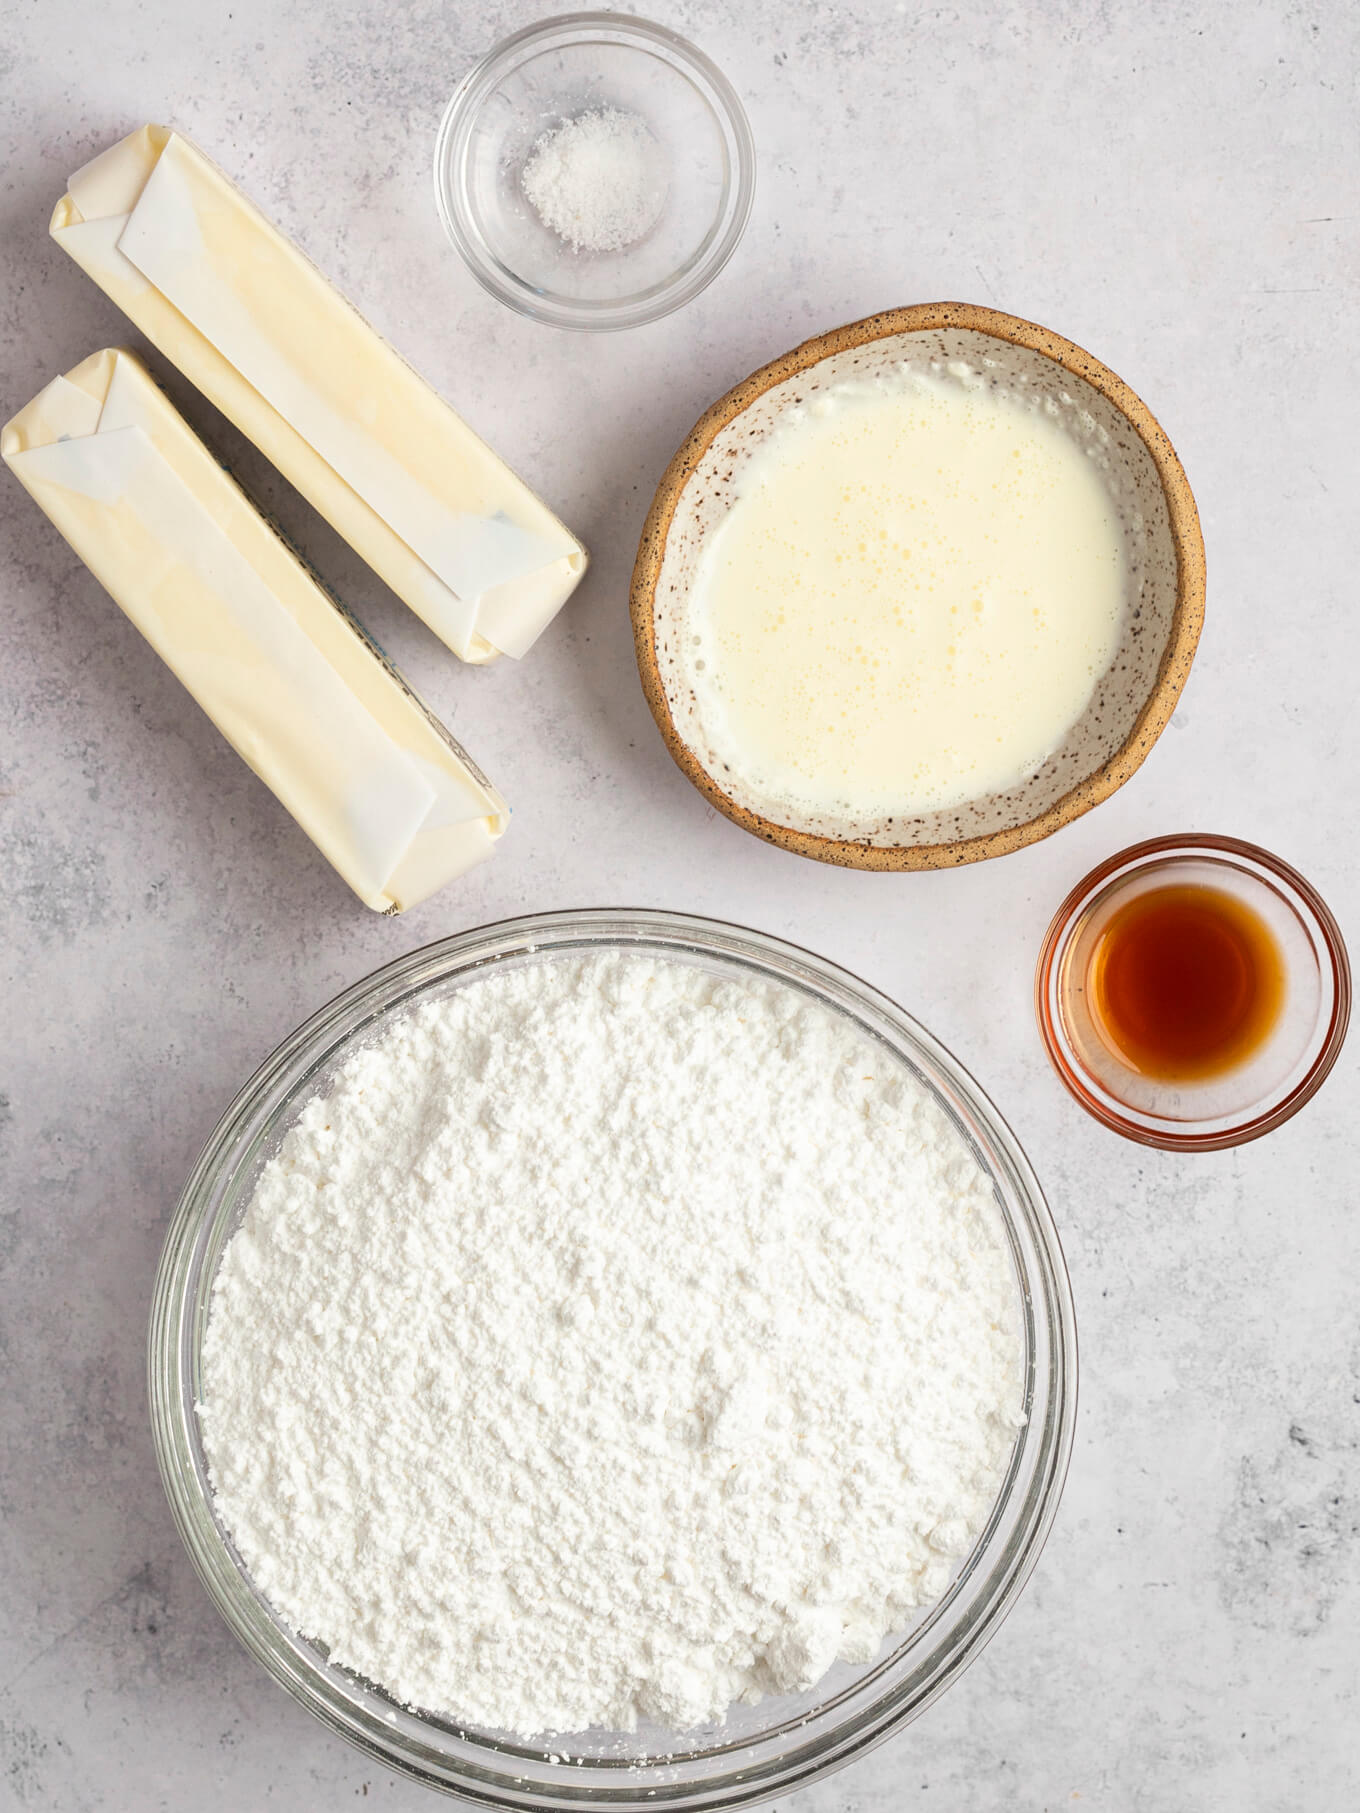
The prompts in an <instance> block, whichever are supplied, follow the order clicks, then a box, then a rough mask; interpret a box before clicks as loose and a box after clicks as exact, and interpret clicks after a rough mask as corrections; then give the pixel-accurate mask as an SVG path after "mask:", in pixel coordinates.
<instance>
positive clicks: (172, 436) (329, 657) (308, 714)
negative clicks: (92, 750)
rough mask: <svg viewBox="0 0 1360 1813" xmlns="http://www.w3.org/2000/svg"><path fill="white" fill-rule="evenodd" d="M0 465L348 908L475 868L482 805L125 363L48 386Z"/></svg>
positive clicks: (485, 788)
mask: <svg viewBox="0 0 1360 1813" xmlns="http://www.w3.org/2000/svg"><path fill="white" fill-rule="evenodd" d="M0 453H2V454H3V456H4V459H5V462H6V464H7V465H8V466H9V467H10V469H11V471H13V473H14V474H15V476H16V477H17V478H18V479H19V480H20V482H21V483H22V484H23V485H24V486H25V487H26V488H27V490H28V491H29V492H30V493H31V494H32V495H33V497H34V498H36V499H37V501H38V503H39V504H40V505H41V506H42V508H43V509H44V510H45V511H46V512H47V514H48V516H50V517H51V519H52V521H53V522H54V523H55V524H56V526H57V527H58V529H60V530H61V532H62V534H63V535H64V536H65V537H66V539H67V541H69V542H70V544H71V546H72V547H73V548H74V549H75V551H76V553H77V554H79V555H80V557H81V559H82V560H83V561H84V562H85V564H86V565H87V566H88V567H89V568H90V570H91V572H93V573H94V575H95V577H96V578H97V579H98V580H99V581H100V583H101V584H102V585H104V586H105V587H106V588H107V589H108V591H110V592H111V593H112V594H113V597H114V599H115V601H116V602H117V603H118V604H119V605H120V606H121V607H122V609H123V610H124V611H125V612H126V613H127V615H128V616H129V617H130V618H131V619H132V621H133V622H134V623H135V624H136V625H137V628H138V629H139V630H140V631H141V632H142V634H143V635H144V636H145V637H146V639H147V641H148V642H149V643H150V644H151V646H152V647H153V648H154V649H155V650H156V653H157V654H158V655H160V657H161V658H162V660H164V661H165V662H166V663H167V664H168V665H169V666H170V667H171V668H172V669H173V670H174V672H175V673H176V674H177V675H178V676H179V678H180V679H181V680H182V681H183V682H184V684H185V686H187V687H188V689H189V691H190V692H191V693H192V694H193V696H194V697H195V698H196V699H197V700H198V702H199V704H200V705H201V706H202V707H203V709H204V710H205V711H206V712H207V714H208V716H209V717H210V718H211V719H212V720H213V722H214V723H215V724H216V725H217V727H218V729H219V730H220V731H221V732H222V733H223V735H224V736H225V737H226V738H227V740H228V742H229V743H231V745H232V747H233V748H234V749H236V750H237V752H238V753H239V754H240V755H241V756H243V757H244V759H245V760H246V761H247V762H248V763H249V764H250V766H251V767H252V768H253V769H254V770H255V772H256V774H258V775H259V777H260V779H261V780H262V781H264V782H265V783H266V785H267V786H269V787H271V788H272V789H273V791H274V792H275V794H277V796H278V798H279V799H280V800H281V801H282V803H283V804H284V805H285V806H286V807H287V809H288V810H289V812H291V813H292V815H293V817H294V818H295V819H296V820H297V822H298V824H299V825H301V826H302V828H303V830H304V831H305V832H306V833H307V835H308V836H309V837H310V838H311V839H312V841H313V842H314V843H315V844H316V846H317V848H318V849H319V850H320V851H321V852H322V854H323V855H324V856H325V857H326V858H327V859H328V860H329V861H330V862H331V863H333V864H334V866H335V867H336V868H337V869H338V870H339V871H340V873H341V875H343V876H344V878H345V880H346V881H347V882H348V883H349V885H350V886H351V887H352V888H353V889H354V891H355V893H356V894H357V895H358V896H359V898H360V899H361V900H362V901H363V902H364V904H365V905H366V906H371V907H373V908H374V909H375V910H376V911H378V912H380V913H399V912H401V911H402V909H403V908H405V907H409V906H413V905H414V904H415V903H416V902H417V901H419V900H424V899H425V897H426V896H427V895H428V894H432V893H433V892H434V891H435V889H436V888H439V887H442V886H443V885H444V883H445V882H446V881H451V880H452V879H453V877H454V876H455V875H460V874H462V872H463V871H464V870H465V869H470V868H471V867H472V865H473V864H474V863H478V862H481V861H482V859H483V858H484V857H487V856H489V855H490V854H491V852H492V850H493V849H494V847H495V843H496V839H497V838H498V837H499V836H500V835H501V833H502V831H503V830H504V829H505V826H506V822H507V819H508V811H507V808H506V805H505V802H504V801H503V800H502V799H501V797H500V795H499V794H498V793H497V792H496V791H495V789H494V788H493V787H492V786H491V785H490V783H489V782H488V781H487V780H486V779H485V777H484V776H483V775H482V774H481V773H480V772H479V771H478V770H477V769H476V768H475V767H474V766H473V764H472V763H471V762H470V761H469V760H468V758H467V756H466V755H465V754H464V753H463V751H462V750H461V749H460V748H459V746H458V745H457V743H455V742H454V741H453V739H452V737H450V736H449V734H448V732H447V731H446V730H444V728H443V727H442V725H440V724H439V723H438V722H437V720H436V719H435V718H434V717H432V716H431V714H430V713H429V711H427V710H426V708H425V706H424V705H423V704H421V702H420V700H419V699H418V698H417V697H416V696H415V694H414V693H413V692H412V691H411V690H410V688H409V687H408V686H407V685H406V683H405V681H404V680H403V679H402V678H401V676H400V674H398V673H397V671H396V669H395V668H394V667H393V666H392V665H391V663H390V662H389V661H388V660H387V659H386V657H385V656H383V655H382V654H380V653H379V651H378V650H377V649H376V648H375V647H374V646H373V645H372V644H371V643H370V642H369V641H368V640H367V638H366V637H365V636H364V635H362V634H361V632H360V631H359V629H358V628H357V626H356V625H355V624H354V623H353V622H352V621H351V620H350V619H349V618H348V617H347V616H346V615H345V614H344V613H343V612H342V611H341V609H340V608H339V606H338V605H336V604H335V603H334V602H333V601H332V599H331V598H330V597H329V596H328V595H327V593H325V592H324V591H323V590H322V589H321V587H320V586H319V585H318V584H317V582H316V580H315V579H314V578H313V577H312V575H311V574H310V573H309V572H308V571H307V569H306V568H305V567H304V566H303V565H302V563H301V561H300V560H299V559H298V558H297V556H296V555H295V554H294V553H293V552H292V550H291V549H290V548H289V547H288V546H287V544H286V543H285V542H284V541H283V540H282V538H281V537H280V536H279V535H277V534H276V533H275V531H274V530H273V529H272V528H271V527H270V526H269V524H268V523H267V522H266V521H265V519H264V518H263V517H262V516H261V515H260V514H259V512H258V511H257V510H256V509H255V507H254V505H253V504H252V503H251V502H250V500H249V499H248V498H247V497H246V496H245V494H244V492H243V491H241V490H240V488H239V487H238V486H237V485H236V483H235V481H234V480H233V479H231V478H230V477H229V476H228V475H227V474H226V473H225V472H224V471H223V470H222V468H221V467H220V466H219V465H218V463H217V461H216V460H215V459H214V458H213V456H212V455H211V454H210V453H209V452H208V449H207V448H206V447H205V446H204V445H203V443H202V442H201V441H200V440H199V439H198V438H197V437H196V436H195V434H194V433H193V431H192V430H191V429H190V428H189V426H188V424H187V423H186V422H185V421H184V419H183V418H182V417H181V416H180V415H179V414H178V412H177V411H176V410H175V408H174V406H173V405H172V404H171V403H170V401H169V399H168V398H167V397H166V396H165V395H164V393H163V392H162V391H161V390H160V389H158V388H157V386H156V384H155V383H154V382H153V381H152V379H151V377H150V375H149V374H148V373H147V371H146V369H145V367H144V366H142V365H141V364H140V363H139V362H138V361H137V360H136V359H134V358H133V357H132V356H131V354H129V353H124V352H112V351H108V352H99V353H95V354H94V355H93V356H92V357H91V358H88V359H86V360H85V361H84V363H83V364H80V365H77V366H76V368H75V370H74V371H70V372H67V374H66V375H65V377H61V378H55V379H54V380H53V381H52V383H50V384H49V385H48V386H47V388H46V390H44V391H41V392H40V393H39V395H38V396H36V397H35V398H34V399H33V401H32V402H31V403H30V404H29V405H28V407H27V408H26V409H21V410H20V411H19V413H18V415H16V416H15V417H14V419H13V421H11V422H9V423H7V424H6V426H5V429H4V431H3V434H2V435H0Z"/></svg>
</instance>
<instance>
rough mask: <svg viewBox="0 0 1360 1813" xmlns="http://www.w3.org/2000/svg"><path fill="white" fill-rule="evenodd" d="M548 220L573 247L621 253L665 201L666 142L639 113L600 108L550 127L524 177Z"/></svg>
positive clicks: (537, 207) (529, 192)
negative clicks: (662, 142)
mask: <svg viewBox="0 0 1360 1813" xmlns="http://www.w3.org/2000/svg"><path fill="white" fill-rule="evenodd" d="M520 182H521V186H522V188H523V190H524V193H525V194H526V195H527V196H528V198H529V200H530V201H531V202H532V203H533V205H534V208H535V211H536V212H537V214H538V217H539V219H540V220H541V221H542V222H543V224H544V226H546V227H551V229H552V230H553V232H554V233H556V234H557V236H558V237H559V238H560V239H565V240H566V242H567V244H568V245H569V246H571V247H572V249H573V250H574V251H577V252H581V251H586V252H621V251H623V250H624V248H625V247H627V246H630V245H634V244H636V242H637V241H638V240H639V239H641V238H642V236H643V234H644V233H646V232H648V231H649V230H650V229H651V228H652V227H653V226H655V224H656V222H657V219H658V218H659V216H660V213H661V210H662V207H663V206H664V205H665V201H666V189H667V183H666V171H665V163H664V160H663V157H662V152H661V147H660V145H658V144H657V142H656V140H655V139H654V138H653V137H652V135H651V133H650V132H649V131H648V130H647V123H646V121H645V120H642V119H640V118H639V117H638V115H637V114H635V113H625V112H624V111H623V110H622V109H621V108H618V107H596V108H593V109H591V110H590V111H589V112H586V113H580V114H577V115H576V117H575V118H574V119H570V120H567V121H566V122H565V123H564V124H563V125H561V126H556V127H554V128H553V129H552V130H551V131H550V132H545V133H544V134H543V135H542V137H541V138H539V139H538V141H537V142H536V144H535V145H534V148H533V150H532V151H531V152H530V153H529V157H528V160H527V162H526V163H525V166H524V172H523V175H522V177H521V179H520Z"/></svg>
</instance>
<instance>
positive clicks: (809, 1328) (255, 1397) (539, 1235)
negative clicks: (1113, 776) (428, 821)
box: [200, 955, 1021, 1735]
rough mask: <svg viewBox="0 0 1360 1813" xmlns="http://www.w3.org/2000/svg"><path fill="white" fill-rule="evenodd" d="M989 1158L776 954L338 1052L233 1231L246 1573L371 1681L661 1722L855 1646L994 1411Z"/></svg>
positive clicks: (1014, 1357)
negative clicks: (801, 987)
mask: <svg viewBox="0 0 1360 1813" xmlns="http://www.w3.org/2000/svg"><path fill="white" fill-rule="evenodd" d="M1019 1356H1020V1344H1019V1334H1018V1329H1017V1317H1016V1290H1015V1285H1014V1282H1013V1278H1012V1274H1011V1267H1010V1261H1009V1258H1008V1256H1007V1253H1006V1251H1005V1248H1004V1244H1003V1234H1002V1231H1001V1228H1000V1223H999V1217H998V1215H997V1211H996V1208H995V1204H994V1202H993V1199H992V1194H991V1190H990V1186H989V1185H988V1184H987V1183H986V1182H985V1180H984V1179H983V1177H982V1175H981V1173H980V1172H979V1171H978V1169H977V1167H976V1166H975V1164H974V1163H973V1160H972V1158H971V1156H970V1155H969V1154H968V1153H967V1151H966V1149H965V1148H964V1146H963V1143H962V1141H961V1139H960V1138H959V1136H958V1134H957V1133H956V1132H955V1131H954V1129H953V1128H952V1126H951V1125H950V1124H949V1122H948V1121H947V1119H946V1118H945V1116H944V1115H943V1114H942V1112H941V1111H940V1109H939V1108H938V1107H937V1106H936V1105H935V1104H934V1102H933V1101H932V1100H931V1099H930V1097H929V1096H928V1095H927V1093H926V1092H925V1090H924V1089H923V1088H921V1087H920V1086H918V1085H917V1084H916V1083H915V1082H914V1080H913V1079H911V1077H910V1076H909V1075H908V1073H907V1072H906V1071H905V1069H904V1068H903V1066H902V1065H901V1064H900V1063H899V1062H898V1061H897V1060H896V1059H894V1058H892V1057H891V1056H890V1054H889V1053H888V1052H887V1051H886V1050H884V1049H882V1048H880V1047H879V1046H877V1045H876V1044H875V1043H873V1042H871V1041H870V1040H869V1039H868V1038H867V1037H866V1036H865V1035H863V1034H861V1033H859V1032H858V1031H857V1030H856V1029H855V1028H853V1027H852V1026H851V1025H850V1024H849V1023H848V1022H846V1021H845V1020H843V1019H842V1018H841V1017H840V1016H838V1015H835V1014H833V1013H832V1012H831V1011H830V1010H828V1009H824V1008H821V1007H819V1006H816V1005H814V1004H811V1003H809V1002H807V1001H806V1000H805V999H804V998H803V997H802V996H801V995H799V994H798V993H797V992H796V991H794V990H793V989H792V988H787V987H784V986H782V985H777V984H774V983H764V982H761V981H759V980H756V979H751V980H740V981H739V980H727V979H722V978H716V977H714V976H713V975H712V974H710V973H709V972H707V971H705V970H702V969H699V968H696V967H690V966H688V965H685V964H681V963H677V962H672V961H656V960H653V959H651V958H648V957H646V956H643V955H629V956H622V955H607V956H599V957H565V956H559V957H556V958H553V959H550V960H543V961H539V962H535V963H533V964H530V965H528V966H524V967H520V968H517V969H510V968H501V969H496V970H493V971H491V972H490V973H488V974H487V975H486V976H485V977H484V978H483V979H480V980H477V981H475V982H473V983H471V984H470V985H468V986H467V987H465V988H463V989H461V990H459V991H458V992H456V993H454V994H452V995H450V996H448V997H447V998H445V999H444V1000H442V1001H437V1002H434V1003H432V1004H430V1005H427V1006H424V1007H422V1008H420V1009H418V1010H417V1011H415V1012H414V1013H412V1014H411V1015H409V1016H408V1017H407V1018H406V1019H405V1020H403V1021H401V1022H400V1023H399V1024H397V1025H396V1026H394V1027H392V1028H391V1029H390V1030H389V1031H388V1032H386V1034H385V1035H384V1036H382V1037H381V1038H380V1039H379V1040H378V1041H376V1042H375V1043H373V1044H372V1045H370V1046H369V1047H368V1048H366V1049H363V1050H360V1051H359V1052H358V1053H357V1054H356V1055H355V1056H354V1057H352V1058H351V1059H350V1060H349V1061H348V1062H347V1063H346V1064H345V1066H344V1067H343V1068H342V1069H341V1071H340V1072H339V1074H338V1075H337V1077H336V1079H335V1082H334V1086H333V1087H332V1089H331V1090H330V1092H329V1094H328V1095H327V1096H326V1097H324V1098H317V1099H314V1100H313V1101H312V1102H311V1103H309V1105H308V1106H307V1107H306V1109H305V1110H304V1111H303V1113H302V1115H301V1117H300V1119H299V1120H298V1122H297V1123H296V1124H295V1126H294V1127H293V1128H292V1129H291V1130H290V1131H289V1133H288V1134H287V1135H286V1136H285V1139H284V1142H283V1145H282V1147H281V1149H280V1151H279V1153H278V1155H277V1156H276V1158H275V1159H274V1160H273V1161H271V1163H270V1164H269V1165H268V1166H267V1167H266V1169H265V1171H264V1173H263V1174H262V1176H261V1178H260V1182H259V1185H258V1188H257V1190H256V1194H255V1197H254V1200H253V1202H252V1204H251V1206H250V1208H249V1211H248V1213H247V1215H246V1218H245V1220H244V1222H243V1224H242V1226H241V1228H240V1229H239V1231H238V1232H237V1234H236V1235H235V1237H234V1238H233V1240H232V1241H231V1243H230V1245H229V1247H228V1249H227V1251H226V1253H225V1255H224V1257H223V1260H222V1264H221V1268H220V1272H219V1277H218V1282H217V1286H216V1289H215V1292H214V1297H213V1303H212V1312H211V1317H210V1321H209V1325H208V1329H207V1332H206V1336H205V1340H204V1348H203V1395H204V1403H203V1404H202V1406H201V1407H200V1415H201V1417H202V1422H203V1433H204V1440H205V1444H206V1447H207V1451H208V1456H209V1460H210V1467H211V1474H212V1481H213V1485H214V1488H215V1491H216V1494H217V1502H218V1507H219V1510H220V1513H221V1515H222V1517H223V1520H224V1522H225V1524H226V1526H227V1528H228V1529H229V1531H230V1532H231V1534H232V1536H233V1538H234V1540H235V1542H236V1545H237V1547H238V1549H239V1550H240V1553H241V1555H242V1557H243V1559H244V1561H245V1563H246V1566H247V1568H248V1569H249V1571H250V1573H251V1575H252V1577H253V1578H254V1580H255V1582H256V1584H257V1585H258V1586H259V1587H260V1589H261V1590H262V1591H263V1593H264V1594H265V1596H266V1597H267V1598H268V1599H269V1601H270V1602H271V1604H272V1605H273V1606H274V1607H275V1608H276V1610H277V1611H278V1612H279V1613H280V1614H281V1615H282V1616H283V1617H284V1618H285V1619H286V1620H288V1621H289V1622H290V1623H291V1624H293V1625H294V1626H295V1627H296V1628H298V1629H299V1630H301V1631H302V1632H303V1633H304V1634H306V1635H308V1636H310V1637H312V1638H314V1639H317V1640H319V1641H322V1642H324V1643H326V1644H327V1645H329V1647H330V1650H331V1654H332V1658H333V1659H334V1660H335V1661H337V1662H339V1663H342V1664H344V1665H346V1666H349V1667H351V1668H353V1669H355V1670H356V1671H358V1672H360V1673H361V1674H364V1675H367V1676H369V1677H370V1678H372V1679H374V1680H377V1681H379V1682H381V1683H382V1684H383V1685H384V1686H385V1687H387V1688H388V1690H389V1691H390V1692H392V1693H393V1694H394V1695H396V1696H397V1697H399V1698H401V1699H402V1700H405V1701H408V1702H410V1703H412V1704H416V1705H420V1706H423V1707H425V1708H427V1709H431V1710H436V1711H442V1712H446V1713H452V1714H453V1715H455V1716H456V1717H458V1718H459V1719H461V1720H463V1721H465V1722H467V1723H469V1724H474V1725H478V1726H482V1727H490V1728H503V1729H508V1730H511V1731H515V1732H518V1733H521V1734H524V1735H533V1734H538V1733H542V1732H548V1731H558V1732H571V1731H577V1730H582V1729H584V1728H586V1727H587V1726H590V1725H600V1726H605V1727H612V1728H616V1729H623V1730H631V1729H633V1728H634V1727H635V1726H636V1724H637V1722H638V1720H639V1719H645V1720H653V1721H655V1722H657V1723H658V1724H660V1725H663V1726H666V1727H668V1728H670V1729H673V1730H683V1729H686V1728H688V1727H692V1726H693V1725H695V1724H697V1723H699V1722H701V1721H704V1720H708V1719H712V1718H719V1717H721V1716H722V1714H723V1712H724V1711H725V1709H726V1708H727V1706H728V1705H729V1704H730V1703H731V1702H733V1701H734V1700H738V1699H755V1698H758V1697H759V1696H761V1695H762V1694H766V1693H772V1692H787V1691H792V1690H796V1689H800V1688H804V1687H808V1686H810V1685H812V1683H813V1682H815V1681H816V1680H817V1679H818V1677H819V1676H820V1675H821V1674H822V1673H823V1672H824V1670H825V1669H826V1667H827V1666H828V1665H829V1664H830V1663H831V1662H832V1661H833V1660H834V1659H835V1658H836V1657H838V1656H839V1657H842V1658H845V1659H847V1660H851V1661H862V1660H867V1659H868V1658H870V1657H871V1656H873V1655H874V1654H875V1653H876V1652H877V1650H878V1648H879V1646H880V1644H881V1642H882V1639H883V1638H884V1637H885V1635H887V1634H888V1633H889V1632H890V1631H893V1630H895V1629H900V1628H901V1627H902V1626H904V1625H905V1624H907V1623H909V1622H910V1621H911V1619H912V1618H913V1616H914V1615H915V1614H916V1612H917V1610H918V1608H919V1607H921V1606H923V1605H925V1604H927V1603H929V1602H930V1601H932V1600H933V1599H934V1598H936V1597H937V1596H938V1595H939V1593H940V1592H941V1591H942V1590H943V1587H944V1585H945V1584H946V1582H947V1580H948V1578H949V1576H950V1573H951V1569H952V1566H953V1564H954V1563H955V1561H956V1560H957V1559H958V1558H959V1557H960V1556H961V1555H963V1554H964V1553H965V1552H966V1551H967V1549H968V1548H969V1547H970V1546H971V1544H972V1541H973V1540H974V1538H975V1536H976V1534H977V1532H978V1530H979V1528H980V1527H981V1524H982V1523H983V1521H984V1520H985V1518H986V1516H987V1513H988V1511H989V1510H990V1507H991V1504H992V1502H993V1500H994V1497H995V1493H996V1490H997V1486H998V1483H999V1478H1000V1472H1001V1469H1002V1468H1003V1466H1004V1464H1005V1461H1006V1459H1007V1458H1008V1456H1009V1453H1010V1450H1011V1446H1012V1443H1013V1440H1014V1435H1015V1430H1016V1428H1017V1426H1018V1423H1019V1420H1020V1419H1019V1404H1020V1392H1021V1384H1020V1364H1019Z"/></svg>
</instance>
